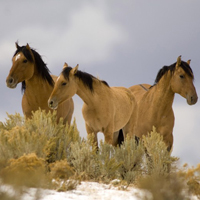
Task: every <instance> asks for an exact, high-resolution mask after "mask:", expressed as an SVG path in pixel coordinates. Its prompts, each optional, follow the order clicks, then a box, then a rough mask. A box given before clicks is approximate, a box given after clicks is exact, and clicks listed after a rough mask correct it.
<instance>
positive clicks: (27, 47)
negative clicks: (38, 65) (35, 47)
mask: <svg viewBox="0 0 200 200" xmlns="http://www.w3.org/2000/svg"><path fill="white" fill-rule="evenodd" d="M26 49H27V50H29V51H31V48H30V46H29V44H28V43H27V45H26Z"/></svg>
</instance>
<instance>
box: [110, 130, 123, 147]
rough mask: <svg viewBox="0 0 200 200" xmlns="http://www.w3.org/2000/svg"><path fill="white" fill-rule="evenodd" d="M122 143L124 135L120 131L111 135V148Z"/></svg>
mask: <svg viewBox="0 0 200 200" xmlns="http://www.w3.org/2000/svg"><path fill="white" fill-rule="evenodd" d="M123 142H124V135H123V131H122V129H120V130H119V131H116V132H114V133H113V146H121V145H122V143H123Z"/></svg>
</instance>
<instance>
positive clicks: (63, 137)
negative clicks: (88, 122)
mask: <svg viewBox="0 0 200 200" xmlns="http://www.w3.org/2000/svg"><path fill="white" fill-rule="evenodd" d="M8 117H9V119H8V120H6V123H4V124H3V123H1V124H0V126H1V129H0V161H2V160H3V161H6V160H8V159H11V158H19V157H21V156H23V155H24V154H30V153H35V154H36V155H37V156H38V157H41V158H44V159H45V160H46V161H48V162H54V161H56V160H60V159H65V158H67V157H68V156H69V155H68V154H69V153H70V143H71V142H74V141H79V140H80V136H79V132H78V130H77V127H76V123H75V121H74V122H73V124H72V126H70V127H68V126H67V125H66V126H65V125H63V123H62V120H60V122H59V123H58V124H57V123H56V112H55V111H54V112H53V113H50V112H49V113H46V112H45V111H41V110H38V111H36V112H34V113H33V117H32V118H31V119H27V120H24V118H23V117H20V115H19V114H15V115H8Z"/></svg>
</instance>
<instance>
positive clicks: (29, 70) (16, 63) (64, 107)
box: [6, 44, 74, 124]
mask: <svg viewBox="0 0 200 200" xmlns="http://www.w3.org/2000/svg"><path fill="white" fill-rule="evenodd" d="M16 47H17V51H16V53H15V54H14V56H13V59H12V61H13V66H12V68H11V70H10V73H9V75H8V77H7V79H6V82H7V86H8V87H10V88H15V87H16V86H17V84H18V83H20V82H22V89H23V90H24V94H23V97H22V110H23V113H24V115H25V116H26V117H27V118H30V117H31V116H32V112H33V111H36V110H38V109H39V108H41V109H42V110H46V111H47V112H48V111H52V110H51V109H49V107H48V103H47V101H48V98H49V96H50V94H51V92H52V90H53V85H54V81H55V80H56V79H57V77H56V76H54V75H52V76H51V75H50V74H49V71H48V69H47V68H46V65H45V64H44V63H43V61H42V60H41V57H40V56H39V54H38V53H37V52H35V51H34V50H32V49H31V48H30V47H29V45H28V44H27V45H26V46H23V47H19V46H18V44H16ZM36 57H37V58H36ZM38 63H40V64H41V66H38V65H39V64H38ZM40 67H41V69H40ZM40 70H42V74H41V71H40ZM73 110H74V104H73V100H72V99H69V100H68V101H65V102H63V103H62V104H61V105H60V106H59V107H58V110H57V119H58V120H59V119H60V118H61V117H62V118H63V122H64V123H68V124H70V122H71V118H72V114H73Z"/></svg>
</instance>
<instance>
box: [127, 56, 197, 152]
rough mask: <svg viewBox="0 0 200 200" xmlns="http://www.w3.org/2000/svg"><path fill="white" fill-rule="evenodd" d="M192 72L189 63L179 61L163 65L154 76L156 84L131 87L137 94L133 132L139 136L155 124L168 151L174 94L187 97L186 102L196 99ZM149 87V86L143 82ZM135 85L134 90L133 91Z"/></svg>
mask: <svg viewBox="0 0 200 200" xmlns="http://www.w3.org/2000/svg"><path fill="white" fill-rule="evenodd" d="M193 79H194V76H193V73H192V70H191V68H190V67H189V62H188V63H186V62H183V61H181V58H180V57H178V59H177V63H175V64H173V65H171V66H165V67H163V68H162V69H161V70H160V71H159V73H158V75H157V78H156V84H155V85H154V86H152V87H151V88H150V89H148V90H147V91H145V90H144V88H142V87H140V86H132V87H130V90H131V91H132V93H133V94H134V93H136V94H137V95H136V96H135V97H136V101H137V117H136V120H135V122H134V135H136V136H137V137H139V138H141V137H142V135H146V134H147V133H148V132H150V131H151V130H152V127H153V126H155V127H156V129H157V132H158V133H160V134H161V135H163V140H164V142H165V143H166V145H167V148H168V150H169V151H170V150H171V148H172V145H173V127H174V119H175V118H174V113H173V109H172V104H173V101H174V96H175V93H178V94H180V95H181V96H182V97H184V98H186V99H187V103H188V104H189V105H193V104H195V103H196V102H197V99H198V97H197V94H196V90H195V87H194V85H193ZM145 86H147V87H148V88H149V86H150V85H148V84H146V85H145ZM135 88H136V90H135Z"/></svg>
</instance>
